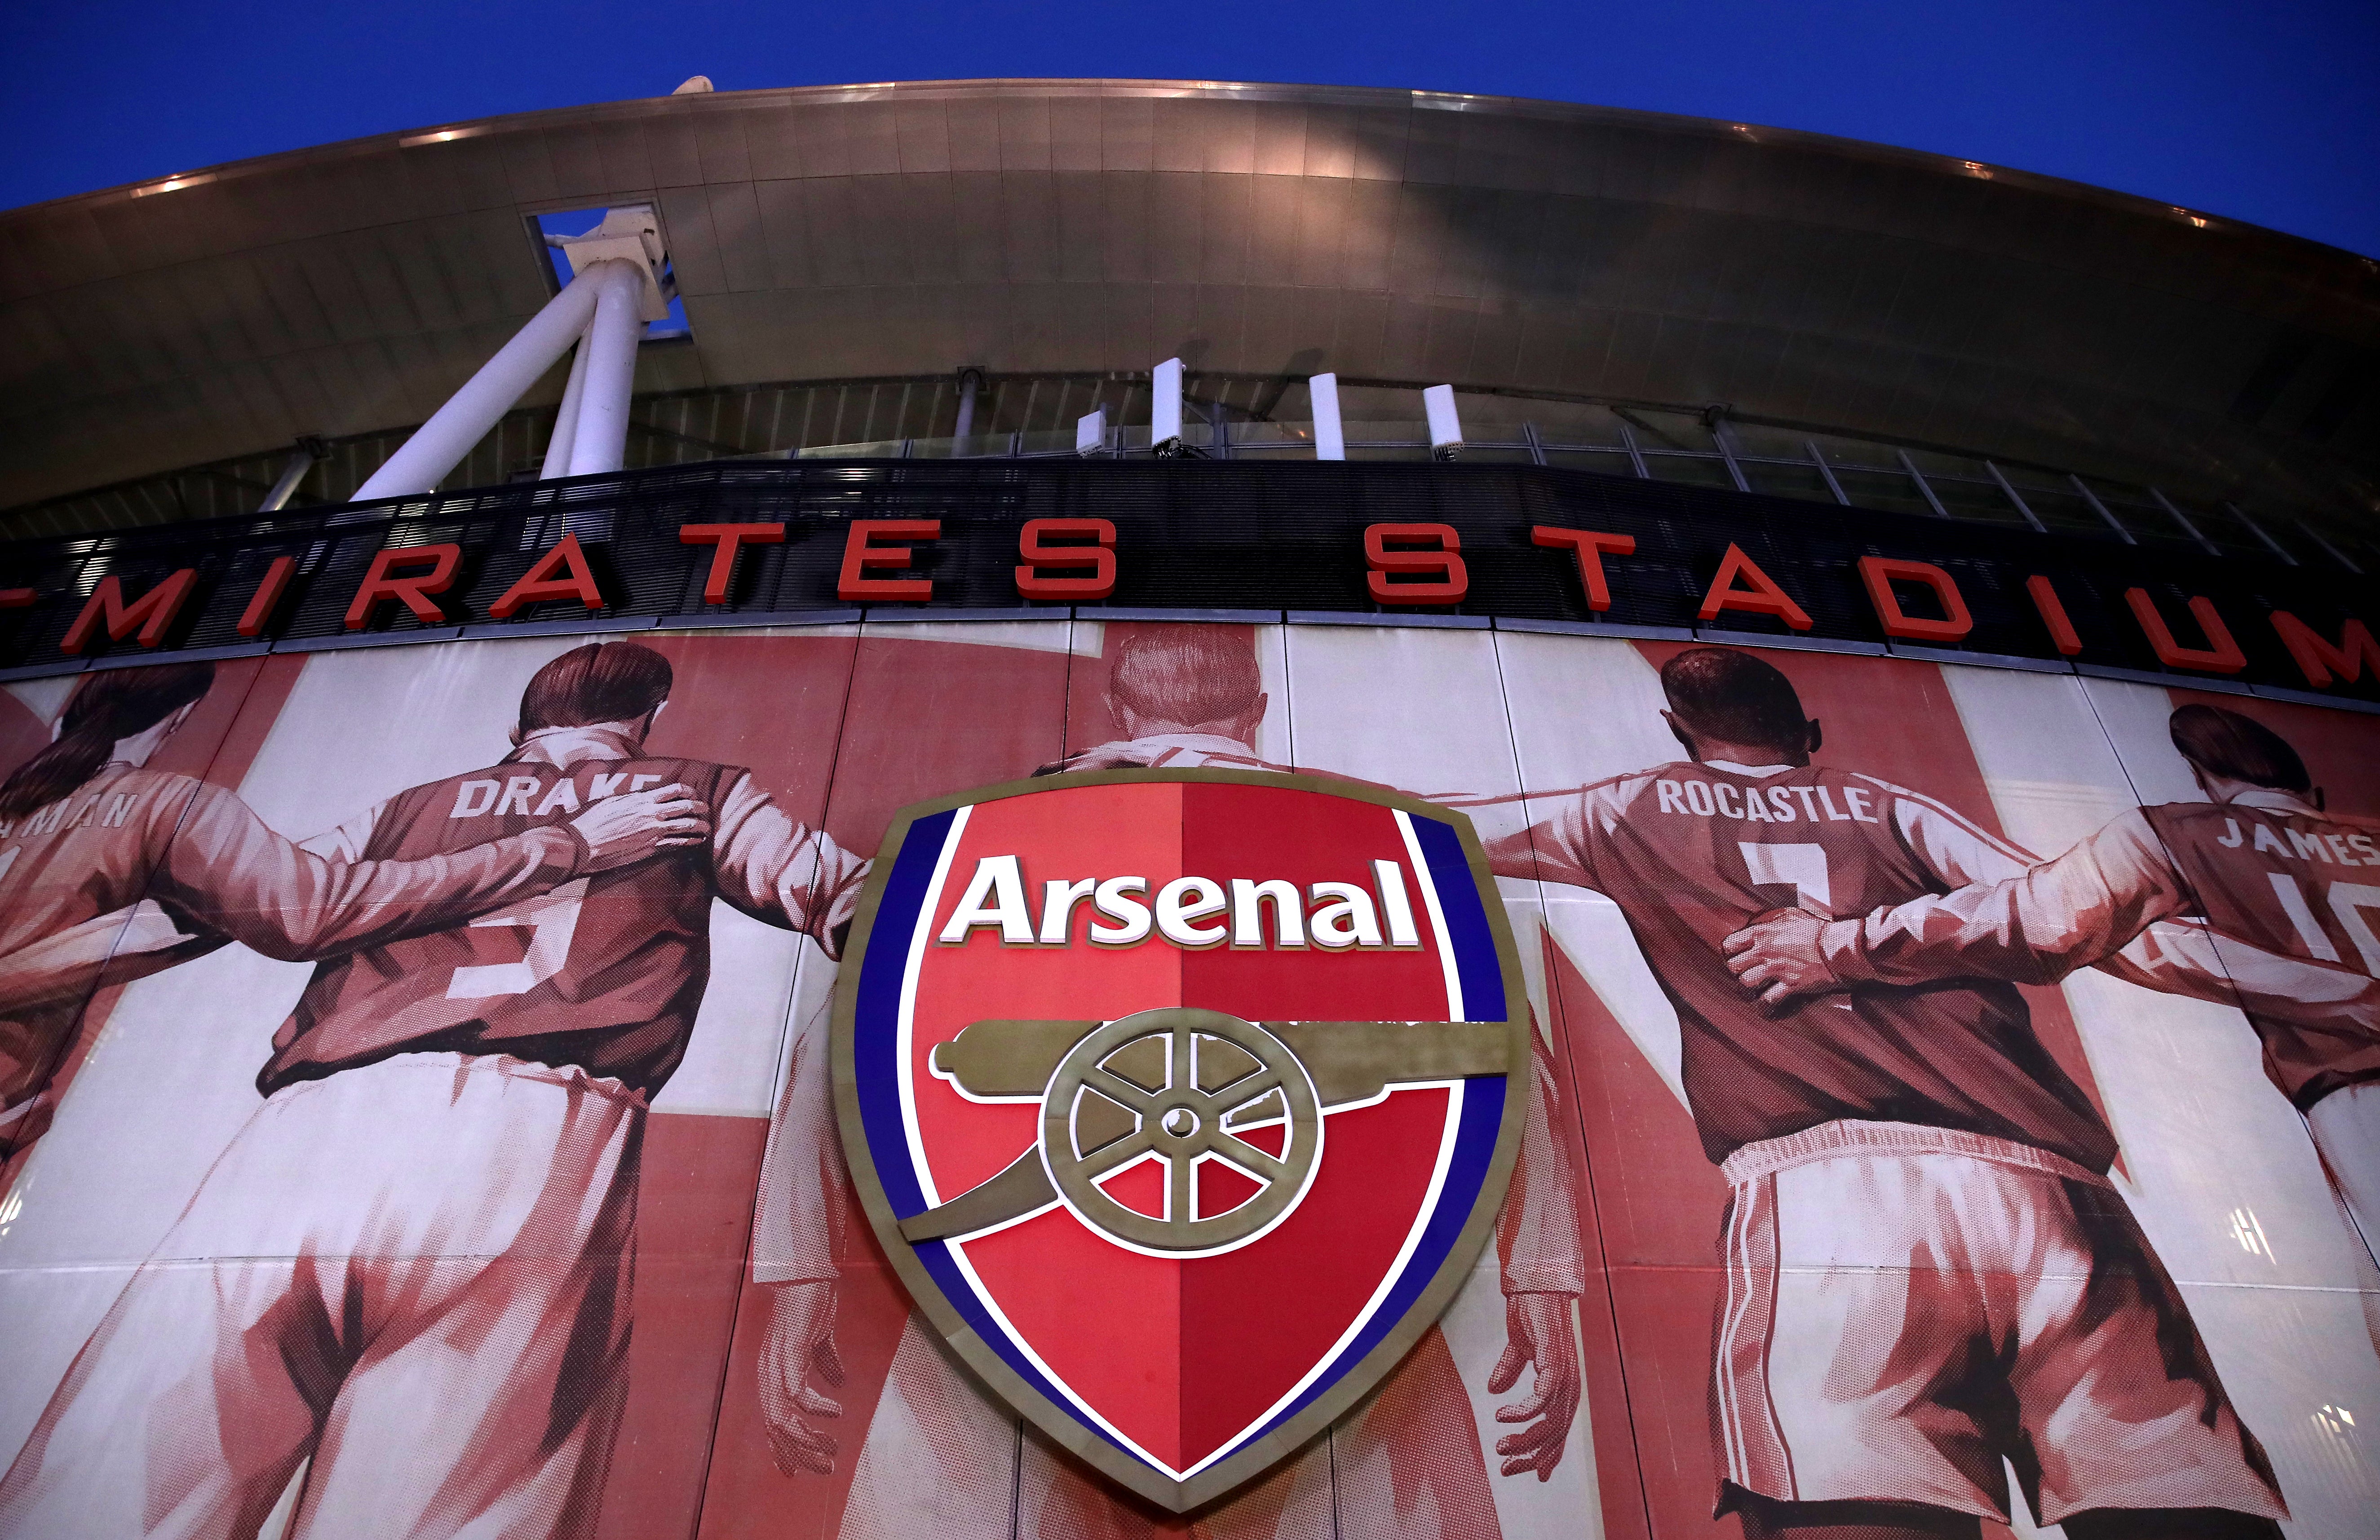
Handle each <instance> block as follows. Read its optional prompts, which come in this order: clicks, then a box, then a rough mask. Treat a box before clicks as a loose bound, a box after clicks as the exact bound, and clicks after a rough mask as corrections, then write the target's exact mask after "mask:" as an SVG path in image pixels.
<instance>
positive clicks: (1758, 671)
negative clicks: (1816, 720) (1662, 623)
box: [1661, 647, 1810, 750]
mask: <svg viewBox="0 0 2380 1540" xmlns="http://www.w3.org/2000/svg"><path fill="white" fill-rule="evenodd" d="M1661 693H1662V694H1663V695H1666V696H1668V697H1670V710H1672V711H1674V712H1676V713H1677V715H1678V720H1679V721H1682V722H1683V723H1685V725H1686V727H1687V729H1688V730H1689V731H1691V732H1694V733H1703V734H1709V735H1710V736H1711V737H1714V738H1722V739H1725V740H1726V741H1727V742H1729V743H1733V744H1760V745H1764V746H1773V747H1777V748H1782V749H1788V750H1793V749H1799V748H1801V747H1802V746H1803V744H1804V743H1805V742H1806V740H1807V738H1808V736H1809V728H1810V721H1809V717H1808V714H1807V713H1805V712H1804V711H1803V709H1802V697H1801V696H1799V695H1798V694H1796V693H1795V692H1794V689H1793V682H1792V681H1791V680H1790V679H1788V678H1786V677H1785V675H1784V674H1783V673H1780V672H1779V671H1778V669H1777V667H1776V665H1774V664H1772V663H1769V662H1766V661H1763V660H1761V659H1758V658H1755V657H1754V656H1753V655H1752V654H1751V653H1749V652H1738V651H1736V650H1735V649H1733V648H1726V647H1694V648H1688V649H1686V650H1685V651H1683V652H1681V653H1679V654H1678V655H1677V656H1676V657H1674V658H1672V659H1670V661H1668V662H1666V663H1664V664H1662V665H1661Z"/></svg>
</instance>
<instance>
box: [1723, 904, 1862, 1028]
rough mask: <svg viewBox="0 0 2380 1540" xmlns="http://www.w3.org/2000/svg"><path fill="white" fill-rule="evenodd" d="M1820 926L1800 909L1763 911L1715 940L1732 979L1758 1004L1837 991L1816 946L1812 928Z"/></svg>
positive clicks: (1815, 930)
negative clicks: (1753, 993) (1722, 950)
mask: <svg viewBox="0 0 2380 1540" xmlns="http://www.w3.org/2000/svg"><path fill="white" fill-rule="evenodd" d="M1825 924H1826V922H1825V921H1824V920H1821V919H1820V918H1818V916H1815V915H1813V914H1811V913H1810V912H1808V911H1807V910H1804V909H1779V910H1777V911H1776V912H1774V913H1773V914H1767V915H1763V916H1760V917H1759V918H1758V919H1756V920H1755V921H1753V922H1752V923H1751V924H1750V925H1747V926H1745V927H1744V928H1743V929H1741V930H1739V931H1737V932H1736V933H1735V934H1734V935H1732V936H1730V937H1729V938H1728V939H1727V940H1725V941H1724V942H1722V943H1720V944H1721V945H1722V946H1723V947H1724V948H1725V949H1726V952H1727V965H1728V966H1729V967H1730V969H1732V970H1733V971H1734V973H1735V977H1736V982H1737V983H1739V984H1742V985H1743V987H1744V988H1747V989H1752V990H1755V991H1756V992H1757V993H1758V994H1759V996H1760V1001H1761V1003H1762V1004H1764V1005H1779V1004H1782V1003H1784V1002H1785V1001H1786V1000H1791V999H1792V998H1793V997H1794V996H1795V995H1822V994H1825V993H1826V992H1827V991H1828V990H1829V989H1840V988H1842V981H1841V980H1840V979H1839V978H1837V977H1836V976H1835V971H1834V969H1832V968H1830V967H1828V965H1827V959H1826V955H1825V953H1823V952H1820V951H1819V950H1818V932H1819V930H1820V929H1821V928H1823V927H1824V926H1825Z"/></svg>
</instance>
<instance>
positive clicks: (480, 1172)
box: [0, 642, 864, 1540]
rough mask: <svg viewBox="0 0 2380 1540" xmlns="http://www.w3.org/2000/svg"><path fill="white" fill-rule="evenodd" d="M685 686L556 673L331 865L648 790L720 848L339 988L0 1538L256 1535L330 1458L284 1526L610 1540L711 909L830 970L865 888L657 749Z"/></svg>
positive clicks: (322, 976) (596, 663) (785, 821)
mask: <svg viewBox="0 0 2380 1540" xmlns="http://www.w3.org/2000/svg"><path fill="white" fill-rule="evenodd" d="M671 683H672V671H671V669H670V665H669V662H668V661H667V660H666V659H665V658H663V657H662V655H661V654H660V653H658V652H655V651H653V650H652V649H649V648H644V647H639V646H637V645H636V644H634V643H629V642H620V643H613V644H611V645H609V646H600V647H599V646H587V647H581V648H578V649H574V650H572V651H569V652H565V653H564V654H563V655H562V656H560V657H558V658H556V659H554V660H553V661H551V662H549V663H547V664H546V665H545V666H544V667H542V668H540V670H538V672H537V673H536V674H535V675H534V676H533V677H532V678H531V679H530V680H529V682H528V687H527V689H526V690H525V691H524V692H523V695H522V697H521V707H520V717H519V725H518V727H517V729H516V732H515V734H514V739H515V744H516V746H515V748H514V750H513V752H512V753H511V754H509V755H507V756H506V757H505V758H504V759H502V760H501V761H500V762H498V763H496V764H494V765H492V766H489V767H488V768H486V769H484V770H474V771H470V772H468V773H465V774H461V775H455V776H449V777H447V778H445V779H443V780H440V781H435V782H430V783H428V784H426V785H421V786H417V787H414V788H412V789H411V790H409V791H406V792H402V793H400V794H397V795H396V796H395V797H393V798H391V799H390V800H388V801H387V802H385V803H383V804H382V805H381V806H377V807H375V808H373V809H371V810H370V812H368V813H366V814H364V815H362V816H361V817H359V818H358V819H354V820H352V821H351V822H349V823H348V824H346V825H344V826H342V827H341V828H340V829H338V830H337V831H334V832H333V833H331V834H329V835H326V836H323V837H322V839H320V840H318V841H315V842H310V844H311V845H312V847H313V848H314V849H315V850H317V851H318V852H329V853H334V854H335V855H340V856H343V857H346V858H349V859H355V860H363V861H373V862H385V861H408V860H411V861H432V860H437V859H439V858H440V857H442V856H447V855H448V854H449V853H452V852H456V851H464V850H468V849H470V848H471V847H474V846H477V845H479V844H480V843H483V842H485V841H487V840H489V839H490V838H492V837H503V838H505V839H516V840H521V841H525V842H528V843H531V844H534V845H538V846H540V847H541V848H542V847H548V846H556V845H559V846H560V847H561V848H565V849H567V848H573V847H575V843H576V842H571V841H565V840H562V839H560V837H559V836H558V835H557V834H555V833H554V832H553V831H556V830H559V829H562V828H564V827H565V826H567V825H568V824H570V823H571V822H573V821H574V820H577V819H584V818H585V817H586V816H587V815H588V813H589V811H591V810H593V809H597V808H602V807H604V806H606V805H607V804H609V803H611V802H612V801H613V800H614V799H618V798H630V797H635V796H637V794H641V793H643V792H644V791H645V789H646V788H648V787H652V786H661V787H665V788H669V787H675V788H686V791H690V793H691V798H690V799H689V798H688V797H687V795H686V791H680V792H675V793H674V794H673V796H672V802H673V803H674V805H675V806H678V807H679V808H681V809H682V810H685V817H686V819H692V820H697V821H692V822H684V823H681V824H680V827H679V830H678V833H677V836H676V837H677V838H679V839H680V840H684V839H686V838H687V837H689V836H691V837H693V838H696V839H698V837H699V834H700V824H699V822H698V820H699V819H700V817H701V816H702V815H703V814H706V813H707V814H708V815H709V817H710V828H711V831H712V832H711V838H710V840H709V841H708V842H707V843H679V844H677V845H676V846H675V847H674V848H670V849H664V850H662V851H660V852H658V853H657V854H655V855H652V856H651V857H650V858H649V859H646V860H643V861H640V862H637V864H634V865H628V866H622V867H616V868H613V869H600V870H594V871H591V872H589V873H587V874H585V875H581V876H579V877H577V878H576V879H573V880H571V881H568V882H565V883H563V884H561V885H560V886H557V887H554V888H553V890H552V891H548V892H545V893H543V894H542V895H540V896H536V897H532V898H528V899H527V900H525V901H523V902H519V903H511V904H508V905H506V906H505V907H503V908H500V909H498V910H497V911H495V912H494V913H492V914H488V915H484V916H481V917H480V919H478V920H477V921H475V922H473V923H471V924H469V925H450V926H449V928H445V929H443V930H438V931H433V932H429V933H425V934H417V935H413V936H409V937H407V938H404V939H401V940H387V941H381V942H375V943H373V944H369V945H364V946H360V947H358V949H356V950H354V951H352V952H347V953H346V954H344V955H340V956H337V957H335V958H334V959H332V960H330V961H327V962H324V963H322V964H321V965H319V966H318V967H317V968H316V970H315V972H314V975H313V977H312V979H311V980H310V983H309V984H308V985H307V987H306V989H305V993H304V995H303V996H302V998H301V999H300V1000H299V1001H298V1003H297V1008H296V1010H295V1011H294V1012H293V1013H291V1015H290V1016H289V1018H288V1020H286V1021H285V1022H284V1023H283V1024H282V1025H281V1028H280V1030H279V1031H278V1032H277V1033H275V1034H274V1037H273V1055H272V1058H271V1060H270V1061H268V1062H267V1063H266V1064H265V1066H264V1068H263V1070H262V1071H261V1073H260V1074H259V1075H258V1077H257V1087H258V1089H259V1091H261V1093H262V1094H263V1096H264V1098H265V1100H264V1104H263V1106H262V1107H261V1109H259V1110H258V1111H257V1112H256V1113H255V1114H254V1116H253V1117H252V1118H251V1119H250V1120H249V1122H248V1124H247V1125H246V1126H245V1127H244V1128H243V1129H242V1130H241V1131H240V1133H239V1134H238V1135H237V1137H236V1138H235V1139H234V1140H233V1142H232V1144H231V1145H230V1146H229V1147H228V1148H227V1149H225V1152H224V1154H223V1155H222V1157H221V1158H219V1159H218V1160H217V1161H216V1163H215V1165H214V1167H213V1169H212V1170H211V1171H210V1172H209V1174H208V1177H207V1179H206V1181H205V1182H204V1183H203V1184H202V1185H201V1187H200V1190H199V1192H198V1194H197V1195H196V1196H195V1197H193V1198H192V1199H191V1201H190V1204H189V1207H188V1208H187V1209H186V1210H185V1211H184V1213H183V1215H182V1217H181V1219H179V1221H178V1222H177V1223H176V1226H175V1227H174V1230H173V1231H172V1233H171V1234H169V1235H168V1236H167V1237H166V1240H165V1241H164V1243H162V1244H161V1245H160V1247H159V1250H158V1255H159V1257H160V1258H161V1260H159V1261H153V1262H152V1263H150V1264H148V1265H145V1266H143V1267H141V1268H140V1270H139V1271H138V1272H137V1273H136V1274H135V1275H134V1277H133V1278H132V1280H131V1281H130V1282H129V1283H128V1285H127V1286H126V1288H125V1291H124V1292H123V1294H122V1296H121V1297H120V1298H119V1299H118V1300H117V1301H116V1303H115V1306H114V1307H113V1308H112V1309H111V1310H110V1311H109V1312H108V1315H107V1316H106V1318H105V1319H104V1320H103V1322H102V1324H101V1325H100V1327H99V1328H98V1329H97V1330H96V1331H94V1332H93V1333H92V1335H91V1340H90V1341H89V1342H88V1343H87V1344H86V1345H85V1346H84V1348H83V1350H82V1352H80V1353H79V1355H78V1356H77V1358H76V1359H75V1362H74V1364H73V1366H72V1368H71V1369H70V1370H69V1371H68V1372H67V1376H66V1379H65V1382H64V1383H63V1384H61V1385H60V1386H59V1387H58V1388H57V1390H56V1392H55V1394H54V1395H53V1396H52V1397H51V1399H50V1402H49V1405H48V1407H47V1409H46V1410H45V1411H44V1412H43V1413H42V1417H41V1420H40V1422H39V1423H38V1425H36V1427H35V1429H34V1432H33V1434H32V1437H30V1439H29V1440H28V1441H27V1444H26V1446H25V1448H24V1449H23V1450H22V1452H20V1453H19V1454H18V1457H17V1461H16V1463H15V1465H14V1466H13V1467H12V1468H11V1469H10V1470H9V1472H8V1473H7V1476H6V1480H5V1481H0V1535H6V1536H11V1537H14V1536H24V1537H26V1540H35V1537H39V1540H55V1537H57V1536H60V1535H66V1534H105V1535H109V1536H128V1535H161V1534H172V1535H176V1536H193V1537H197V1536H208V1537H213V1536H222V1537H226V1540H229V1537H242V1540H244V1537H247V1536H251V1535H253V1534H255V1533H256V1531H257V1529H258V1527H259V1525H260V1524H261V1522H263V1521H264V1520H265V1519H266V1518H267V1517H268V1516H269V1515H270V1513H271V1512H272V1510H273V1508H274V1505H275V1504H276V1502H277V1501H278V1500H279V1499H280V1498H281V1497H282V1495H283V1493H284V1492H285V1489H286V1488H287V1487H288V1485H289V1484H290V1482H291V1480H292V1479H293V1477H294V1476H295V1474H296V1473H297V1469H298V1467H299V1464H300V1463H301V1462H302V1461H307V1460H309V1459H310V1460H311V1461H312V1464H311V1467H310V1470H309V1472H308V1474H307V1477H306V1480H305V1484H304V1490H303V1492H302V1494H301V1496H300V1497H299V1498H298V1501H297V1508H296V1511H295V1516H294V1518H293V1519H292V1521H291V1524H290V1527H289V1529H288V1531H287V1533H288V1534H290V1535H291V1536H311V1537H345V1536H351V1535H352V1536H367V1535H368V1536H373V1537H390V1540H395V1537H400V1536H402V1537H422V1540H428V1537H430V1536H447V1535H455V1534H504V1535H509V1536H544V1535H572V1536H579V1535H589V1534H593V1532H594V1526H595V1522H596V1518H597V1511H598V1507H599V1504H600V1500H601V1494H602V1489H603V1483H604V1478H605V1474H606V1472H607V1469H608V1464H609V1460H610V1454H611V1446H612V1441H613V1435H614V1433H615V1431H616V1429H617V1425H618V1420H619V1415H620V1411H621V1407H622V1404H623V1402H624V1401H625V1393H626V1377H625V1376H626V1366H627V1362H628V1355H627V1347H628V1336H629V1331H630V1328H631V1324H632V1323H631V1320H630V1310H629V1302H630V1299H631V1297H632V1295H631V1289H632V1279H633V1272H634V1268H635V1264H636V1253H637V1187H638V1170H639V1166H638V1161H639V1154H640V1151H641V1148H642V1130H643V1122H644V1117H645V1109H646V1106H647V1103H648V1100H649V1098H650V1097H651V1096H652V1095H653V1093H654V1092H656V1091H658V1090H659V1089H660V1088H661V1086H662V1085H663V1084H664V1083H665V1082H666V1081H667V1080H668V1078H669V1076H670V1073H671V1072H672V1071H673V1070H674V1069H675V1067H676V1066H677V1064H678V1062H679V1061H680V1060H681V1059H682V1058H683V1056H684V1054H685V1050H686V1041H687V1035H688V1033H689V1031H690V1030H691V1028H692V1026H693V1023H694V1019H695V1013H696V1009H697V1007H698V1005H699V1003H700V1001H701V998H702V994H703V991H704V988H705V985H706V983H707V980H708V976H709V967H710V931H709V918H710V904H711V902H712V900H713V898H714V897H717V898H721V899H723V900H725V901H726V902H727V903H730V904H732V905H734V906H735V907H736V908H738V909H740V910H742V911H743V912H744V913H746V914H747V915H750V916H753V917H755V918H758V919H760V920H762V921H764V922H767V923H770V924H772V925H776V926H779V927H782V928H789V929H793V930H795V931H799V932H803V933H806V934H807V935H810V936H811V937H813V938H815V939H817V940H819V941H820V943H821V944H822V945H824V946H826V947H827V948H828V949H829V950H830V951H832V950H833V949H834V948H835V946H836V945H837V943H838V941H839V940H840V936H841V934H842V931H843V929H844V928H845V927H846V926H847V925H848V923H849V918H850V915H851V913H852V911H853V909H854V907H855V905H856V902H857V897H858V891H859V886H860V881H861V878H862V874H863V871H864V863H862V862H861V861H859V860H858V859H856V857H853V856H851V855H848V854H846V853H845V852H844V851H842V850H840V849H838V848H837V847H836V846H835V845H834V843H833V842H832V840H830V839H828V838H827V836H826V835H825V834H824V833H822V832H819V831H811V830H807V829H806V828H804V827H802V826H801V825H799V824H798V823H796V822H795V820H793V819H791V818H789V817H788V816H787V815H786V814H785V813H784V812H783V810H782V809H781V808H779V807H778V806H776V805H775V804H774V803H773V802H772V801H771V799H770V797H769V796H768V795H767V794H765V793H763V792H761V791H760V790H759V789H758V788H757V787H756V786H755V785H754V784H753V782H752V778H751V776H750V775H749V774H748V773H747V772H746V771H744V770H740V769H737V768H735V767H733V766H727V765H717V764H710V763H706V762H701V761H696V760H688V759H673V758H661V757H656V756H653V755H650V754H649V753H648V752H647V750H646V746H645V743H646V738H647V736H648V734H650V732H651V730H652V726H653V722H654V719H655V718H656V716H657V715H658V714H659V713H660V712H661V710H662V708H663V706H664V705H665V704H666V703H667V700H668V697H669V693H670V687H671ZM307 859H309V860H313V859H315V858H314V857H312V856H310V857H308V858H307ZM190 1257H198V1258H208V1259H210V1260H207V1261H203V1262H190V1261H166V1260H162V1259H164V1258H190Z"/></svg>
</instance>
